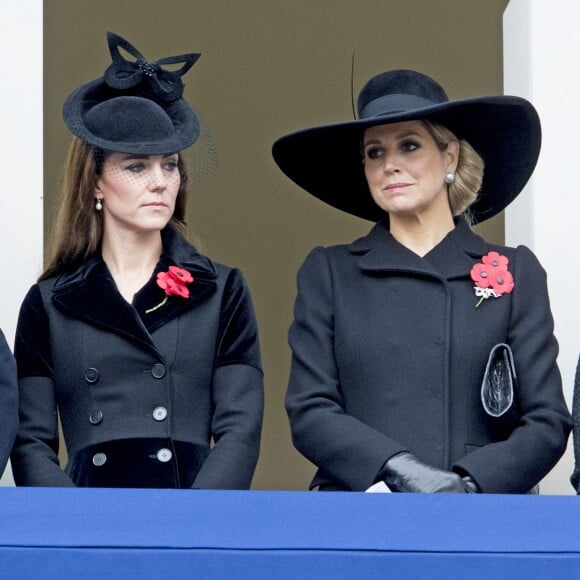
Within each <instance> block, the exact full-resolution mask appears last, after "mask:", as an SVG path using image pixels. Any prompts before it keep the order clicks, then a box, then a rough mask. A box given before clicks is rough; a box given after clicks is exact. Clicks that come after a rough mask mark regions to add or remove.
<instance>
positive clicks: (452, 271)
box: [349, 218, 486, 280]
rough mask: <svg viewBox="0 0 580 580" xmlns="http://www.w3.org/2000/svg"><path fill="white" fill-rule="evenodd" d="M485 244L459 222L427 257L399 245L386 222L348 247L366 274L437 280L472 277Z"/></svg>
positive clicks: (466, 225)
mask: <svg viewBox="0 0 580 580" xmlns="http://www.w3.org/2000/svg"><path fill="white" fill-rule="evenodd" d="M485 248H486V245H485V242H484V241H483V239H482V238H480V237H479V236H477V235H476V234H474V233H473V232H472V231H471V230H470V228H469V226H468V224H467V222H466V221H465V220H464V219H462V218H459V219H457V220H456V227H455V229H453V230H452V231H451V232H450V233H449V234H448V235H447V236H446V237H445V239H444V240H442V241H441V243H439V244H438V245H437V246H436V247H435V248H433V250H431V252H429V253H428V254H427V255H425V256H424V257H421V256H418V255H417V254H415V253H414V252H412V251H411V250H409V249H407V248H406V247H405V246H403V245H402V244H400V243H399V242H397V240H395V238H394V237H393V236H392V235H391V234H390V232H389V231H388V229H387V223H386V222H385V221H380V222H378V223H377V224H376V225H375V226H374V227H373V229H372V230H371V231H370V232H369V234H368V235H367V236H365V237H363V238H360V239H358V240H356V241H354V242H353V243H352V244H351V245H350V246H349V251H350V252H351V253H352V254H355V255H359V256H360V258H359V260H358V264H359V267H360V268H361V269H362V270H363V271H366V272H373V271H374V272H384V273H386V272H389V271H391V272H403V273H411V274H422V275H426V276H434V277H436V278H443V279H447V280H449V279H452V278H457V277H459V278H461V277H469V272H470V270H471V268H472V266H473V264H474V262H475V261H476V260H474V258H477V259H479V258H480V257H481V256H482V255H483V254H484V253H485Z"/></svg>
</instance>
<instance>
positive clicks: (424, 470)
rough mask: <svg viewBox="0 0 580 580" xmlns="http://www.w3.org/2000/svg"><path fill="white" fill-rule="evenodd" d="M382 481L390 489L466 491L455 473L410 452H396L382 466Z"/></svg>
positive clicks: (424, 491)
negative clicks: (422, 459) (420, 459)
mask: <svg viewBox="0 0 580 580" xmlns="http://www.w3.org/2000/svg"><path fill="white" fill-rule="evenodd" d="M383 475H384V481H385V483H386V484H387V485H388V487H389V489H391V490H392V491H401V492H414V493H466V492H467V488H466V484H465V482H464V480H463V479H462V478H461V476H459V475H457V473H453V472H451V471H443V470H442V469H437V468H436V467H431V466H429V465H427V464H426V463H423V462H422V461H419V460H418V459H417V458H416V457H415V456H414V455H412V454H411V453H407V452H405V453H398V454H397V455H395V456H393V457H391V459H389V460H388V461H387V463H386V464H385V467H384V468H383Z"/></svg>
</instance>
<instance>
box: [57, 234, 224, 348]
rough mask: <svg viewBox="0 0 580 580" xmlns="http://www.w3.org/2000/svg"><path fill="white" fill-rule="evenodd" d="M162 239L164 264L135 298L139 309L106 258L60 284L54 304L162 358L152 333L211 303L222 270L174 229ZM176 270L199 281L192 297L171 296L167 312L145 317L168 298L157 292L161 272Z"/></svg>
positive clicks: (63, 278)
mask: <svg viewBox="0 0 580 580" xmlns="http://www.w3.org/2000/svg"><path fill="white" fill-rule="evenodd" d="M162 237H163V253H162V255H161V258H160V259H159V262H158V263H157V266H156V267H155V270H154V272H153V275H152V276H151V278H150V279H149V281H148V282H147V284H145V286H144V287H143V288H142V289H141V290H140V291H139V292H138V293H137V294H135V297H134V299H133V304H129V303H128V302H127V301H126V300H125V299H124V298H123V297H122V296H121V294H120V293H119V292H118V290H117V287H116V285H115V282H114V280H113V277H112V276H111V273H110V272H109V269H108V268H107V265H106V264H105V262H104V261H103V259H102V257H101V255H100V252H99V253H98V254H95V255H94V256H92V257H91V258H89V259H88V260H87V261H86V262H84V263H83V264H82V265H81V266H80V267H79V268H78V269H77V270H75V271H73V272H68V273H65V274H62V275H60V276H59V277H58V278H57V279H56V280H55V283H54V286H53V295H52V300H53V303H54V304H55V305H56V307H57V308H59V309H60V310H61V311H62V312H64V313H66V314H67V315H69V316H72V317H73V318H76V319H78V320H82V321H83V322H86V323H88V324H90V325H92V326H96V327H98V328H102V329H104V330H107V331H110V332H114V333H116V334H118V335H120V336H123V337H124V338H126V339H128V340H131V341H133V342H137V343H139V344H140V345H141V346H144V347H146V348H148V349H150V350H154V351H155V353H156V354H158V355H159V354H160V353H159V350H158V349H157V347H156V346H155V344H154V342H153V340H152V338H151V333H153V332H154V331H155V330H156V329H157V328H159V327H160V326H162V325H164V324H166V323H167V322H169V321H170V320H173V319H174V318H176V317H177V316H179V315H181V314H182V313H184V312H186V311H187V310H190V309H192V308H194V307H195V306H197V305H198V304H200V303H201V302H203V301H204V300H206V299H207V298H208V297H209V296H210V295H211V294H212V293H213V292H215V289H216V287H217V283H216V281H215V279H216V277H217V273H216V268H215V266H214V264H213V262H212V261H211V260H209V259H208V258H206V257H205V256H202V255H201V254H200V253H199V252H198V251H197V250H196V249H195V248H194V247H193V246H192V245H191V244H189V242H187V241H186V240H185V239H184V238H183V237H182V236H180V235H179V234H178V233H177V232H175V231H174V230H173V229H172V228H166V229H165V230H164V232H163V233H162ZM171 265H175V266H179V267H180V268H183V269H185V270H187V271H188V272H190V273H191V275H192V276H193V278H194V281H193V282H192V283H191V284H189V285H188V288H189V291H190V297H189V298H182V297H180V296H170V297H169V298H168V300H167V302H166V304H164V305H163V306H162V307H161V308H158V309H157V310H154V311H153V312H150V313H145V311H146V310H148V309H150V308H152V307H153V306H155V305H156V304H159V303H160V302H161V301H162V300H163V298H164V297H165V292H164V291H163V290H162V289H161V288H159V286H157V283H156V277H157V273H158V272H161V271H164V270H167V268H168V267H169V266H171Z"/></svg>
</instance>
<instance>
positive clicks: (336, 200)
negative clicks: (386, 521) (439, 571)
mask: <svg viewBox="0 0 580 580" xmlns="http://www.w3.org/2000/svg"><path fill="white" fill-rule="evenodd" d="M358 111H359V118H358V119H357V120H354V121H350V122H346V123H339V124H334V125H327V126H322V127H314V128H311V129H307V130H304V131H299V132H297V133H293V134H291V135H287V136H285V137H283V138H281V139H279V140H278V141H277V142H276V143H275V145H274V148H273V154H274V158H275V160H276V162H277V163H278V164H279V166H280V167H281V169H282V170H283V171H284V172H285V173H286V174H287V175H288V176H289V177H290V178H291V179H293V180H294V181H295V182H296V183H297V184H298V185H300V186H301V187H303V188H304V189H306V190H307V191H308V192H310V193H312V194H313V195H315V196H316V197H318V198H320V199H321V200H323V201H325V202H326V203H328V204H330V205H332V206H334V207H337V208H339V209H342V210H344V211H347V212H349V213H352V214H354V215H357V216H360V217H363V218H366V219H369V220H372V221H374V222H377V223H376V225H375V226H374V227H373V228H372V230H371V231H370V233H369V234H368V235H367V236H365V237H363V238H361V239H359V240H356V241H355V242H353V243H351V244H348V245H340V246H334V247H330V248H321V247H319V248H316V249H314V250H313V251H312V252H311V253H310V255H309V256H308V257H307V258H306V261H305V263H304V265H303V266H302V268H301V270H300V272H299V274H298V296H297V299H296V304H295V319H294V323H293V324H292V327H291V329H290V333H289V341H290V345H291V348H292V352H293V357H292V369H291V376H290V383H289V386H288V392H287V397H286V407H287V411H288V414H289V418H290V425H291V429H292V436H293V441H294V444H295V446H296V447H297V449H298V450H299V451H300V452H301V453H302V454H304V455H305V456H306V457H307V458H308V459H309V460H310V461H312V462H313V463H314V464H315V465H316V467H317V468H318V471H317V473H316V475H315V477H314V480H313V481H312V484H311V488H318V489H321V490H355V491H363V490H369V489H370V490H373V491H375V490H381V491H400V492H404V491H407V492H458V493H463V492H486V493H526V492H529V491H530V490H532V488H534V487H535V486H536V485H537V484H538V482H539V481H540V480H541V479H542V478H543V477H544V476H545V475H546V474H547V473H548V472H549V471H550V470H551V469H552V467H553V466H554V465H555V464H556V462H557V461H558V459H559V458H560V456H561V455H562V453H563V452H564V449H565V447H566V441H567V438H568V435H569V431H570V428H571V420H570V415H569V412H568V409H567V407H566V404H565V402H564V398H563V395H562V387H561V379H560V375H559V371H558V368H557V366H556V355H557V351H558V348H557V343H556V340H555V338H554V336H553V321H552V316H551V313H550V307H549V301H548V295H547V289H546V276H545V272H544V270H543V269H542V267H541V266H540V264H539V263H538V261H537V259H536V258H535V256H534V255H533V254H532V252H531V251H530V250H529V249H527V248H526V247H523V246H520V247H518V248H508V247H503V246H497V245H493V244H489V243H487V242H485V241H484V240H483V239H482V238H481V237H479V236H478V235H476V234H475V233H473V232H472V231H471V229H470V223H476V222H481V221H483V220H485V219H487V218H489V217H491V216H493V215H495V214H497V213H498V212H500V211H501V210H502V209H503V208H504V207H505V206H506V205H507V204H508V203H509V202H510V201H512V200H513V199H514V198H515V197H516V195H517V194H518V193H519V192H520V190H521V189H522V188H523V186H524V185H525V183H526V182H527V180H528V178H529V177H530V175H531V172H532V170H533V167H534V166H535V163H536V160H537V157H538V153H539V148H540V124H539V120H538V117H537V114H536V112H535V110H534V108H533V107H532V105H531V104H530V103H528V102H527V101H525V100H524V99H520V98H517V97H503V96H497V97H481V98H474V99H465V100H458V101H449V100H448V98H447V95H446V94H445V92H444V90H443V89H442V88H441V87H440V86H439V85H438V84H437V83H436V82H435V81H434V80H433V79H431V78H429V77H427V76H425V75H422V74H420V73H418V72H415V71H409V70H397V71H388V72H386V73H382V74H380V75H377V76H376V77H374V78H372V79H371V80H370V81H369V82H368V83H367V84H366V85H365V87H364V88H363V90H362V92H361V94H360V96H359V99H358ZM484 163H485V172H484Z"/></svg>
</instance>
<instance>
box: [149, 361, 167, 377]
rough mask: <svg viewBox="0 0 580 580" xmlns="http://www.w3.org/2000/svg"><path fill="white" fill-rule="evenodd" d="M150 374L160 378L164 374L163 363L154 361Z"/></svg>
mask: <svg viewBox="0 0 580 580" xmlns="http://www.w3.org/2000/svg"><path fill="white" fill-rule="evenodd" d="M151 374H152V375H153V377H154V378H156V379H162V378H163V377H164V376H165V365H162V364H161V363H155V364H154V365H153V367H152V368H151Z"/></svg>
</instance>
